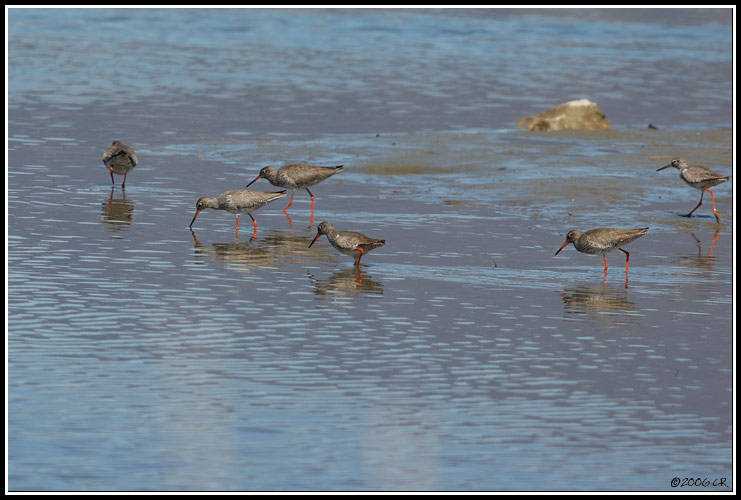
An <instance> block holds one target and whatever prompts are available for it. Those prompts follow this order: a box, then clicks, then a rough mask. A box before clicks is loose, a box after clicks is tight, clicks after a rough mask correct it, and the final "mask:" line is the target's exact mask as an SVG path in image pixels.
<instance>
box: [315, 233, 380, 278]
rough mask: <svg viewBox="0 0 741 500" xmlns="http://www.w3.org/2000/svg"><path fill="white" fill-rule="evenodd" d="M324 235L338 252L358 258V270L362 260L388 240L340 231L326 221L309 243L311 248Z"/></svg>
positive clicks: (356, 263)
mask: <svg viewBox="0 0 741 500" xmlns="http://www.w3.org/2000/svg"><path fill="white" fill-rule="evenodd" d="M323 234H326V235H327V239H328V240H329V242H330V243H331V244H332V246H333V247H335V248H336V249H337V250H339V251H340V252H342V253H344V254H345V255H349V256H351V257H353V258H357V260H356V261H355V266H356V267H357V268H358V269H360V259H361V257H363V255H365V254H367V253H368V252H370V251H371V250H373V249H375V248H378V247H382V246H383V245H385V244H386V240H379V239H377V238H369V237H367V236H365V235H364V234H360V233H354V232H352V231H338V230H337V229H335V228H334V226H333V225H332V224H330V223H329V222H327V221H324V222H322V223H321V224H319V227H317V231H316V236H314V239H313V240H311V243H309V248H311V245H313V244H314V242H315V241H316V240H318V239H319V237H320V236H321V235H323Z"/></svg>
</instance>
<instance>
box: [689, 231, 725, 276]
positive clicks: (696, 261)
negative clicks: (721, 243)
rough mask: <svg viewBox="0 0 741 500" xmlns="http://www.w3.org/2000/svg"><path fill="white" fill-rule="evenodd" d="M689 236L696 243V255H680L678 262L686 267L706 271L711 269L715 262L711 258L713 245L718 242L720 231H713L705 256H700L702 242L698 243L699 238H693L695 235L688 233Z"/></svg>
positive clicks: (713, 258)
mask: <svg viewBox="0 0 741 500" xmlns="http://www.w3.org/2000/svg"><path fill="white" fill-rule="evenodd" d="M690 236H692V238H693V239H694V240H695V242H696V243H697V255H694V254H686V255H682V256H680V262H681V263H682V264H683V265H685V266H687V267H694V268H698V269H708V270H709V269H711V268H712V267H713V263H714V262H715V257H713V250H714V249H715V244H716V243H717V242H718V238H719V237H720V230H717V231H715V234H713V237H712V239H711V240H710V248H709V249H708V253H707V255H703V254H702V241H700V238H698V237H697V236H695V233H690Z"/></svg>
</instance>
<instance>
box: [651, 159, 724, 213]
mask: <svg viewBox="0 0 741 500" xmlns="http://www.w3.org/2000/svg"><path fill="white" fill-rule="evenodd" d="M669 167H674V168H676V169H677V170H679V176H680V177H681V178H682V180H683V181H684V182H686V183H687V184H689V185H690V186H692V187H693V188H695V189H699V190H701V191H702V194H701V195H700V203H698V204H697V206H696V207H695V208H693V209H692V212H690V213H688V214H687V215H685V216H684V217H690V216H691V215H692V214H693V213H694V211H695V210H697V209H698V208H700V205H702V198H703V196H705V191H707V192H708V193H710V198H711V199H712V201H713V214H714V215H715V220H717V221H718V222H720V214H719V213H718V211H717V210H716V209H715V195H714V194H713V192H712V191H711V190H710V188H711V187H713V186H717V185H718V184H720V183H722V182H726V181H727V180H728V179H730V177H728V176H726V175H720V174H719V173H717V172H714V171H712V170H710V169H709V168H707V167H700V166H693V167H691V166H689V165H687V162H685V161H684V159H683V158H677V159H675V160H672V162H671V163H670V164H669V165H664V166H663V167H661V168H659V169H657V170H656V171H657V172H659V171H661V170H664V169H665V168H669Z"/></svg>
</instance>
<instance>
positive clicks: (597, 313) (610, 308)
mask: <svg viewBox="0 0 741 500" xmlns="http://www.w3.org/2000/svg"><path fill="white" fill-rule="evenodd" d="M627 295H628V292H627V281H626V285H625V289H623V288H622V287H613V286H607V284H606V283H603V284H602V286H577V287H574V288H567V289H565V290H564V291H563V292H561V299H562V300H563V305H564V313H565V314H567V315H588V316H594V317H600V318H609V319H610V321H613V322H615V323H616V324H617V323H621V324H624V323H626V322H635V321H637V319H638V317H639V316H640V315H641V314H640V310H639V308H638V307H637V306H636V305H635V303H633V302H632V301H631V300H629V299H628V296H627Z"/></svg>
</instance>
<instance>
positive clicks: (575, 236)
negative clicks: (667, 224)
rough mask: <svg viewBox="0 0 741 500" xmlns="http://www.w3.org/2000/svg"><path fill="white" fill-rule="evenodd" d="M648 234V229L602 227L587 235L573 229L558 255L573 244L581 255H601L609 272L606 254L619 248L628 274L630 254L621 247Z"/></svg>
mask: <svg viewBox="0 0 741 500" xmlns="http://www.w3.org/2000/svg"><path fill="white" fill-rule="evenodd" d="M647 232H648V228H647V227H644V228H641V229H615V228H611V227H600V228H597V229H590V230H589V231H587V232H585V233H582V232H580V231H577V230H576V229H572V230H571V231H569V232H568V233H567V234H566V242H565V243H564V244H563V245H561V248H559V249H558V252H556V255H558V253H559V252H560V251H561V250H563V249H564V247H566V245H568V244H569V243H573V244H574V248H576V249H577V250H578V251H580V252H581V253H588V254H592V255H601V256H602V259H604V261H605V272H607V257H605V254H606V253H608V252H611V251H613V250H615V249H616V248H617V249H618V250H620V251H621V252H623V253H624V254H625V274H628V262H629V261H630V254H629V253H628V252H626V251H625V250H623V249H622V248H620V247H622V246H624V245H627V244H628V243H630V242H631V241H633V240H634V239H636V238H638V237H639V236H643V235H644V234H646V233H647Z"/></svg>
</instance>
